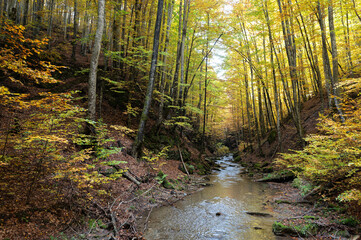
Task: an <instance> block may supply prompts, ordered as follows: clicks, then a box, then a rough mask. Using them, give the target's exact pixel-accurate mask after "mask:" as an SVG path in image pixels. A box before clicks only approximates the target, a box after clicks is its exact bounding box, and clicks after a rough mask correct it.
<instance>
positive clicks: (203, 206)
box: [144, 155, 277, 240]
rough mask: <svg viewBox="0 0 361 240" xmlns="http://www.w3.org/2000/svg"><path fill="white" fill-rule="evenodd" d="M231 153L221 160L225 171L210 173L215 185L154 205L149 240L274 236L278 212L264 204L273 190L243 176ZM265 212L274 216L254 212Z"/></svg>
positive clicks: (251, 239) (269, 238)
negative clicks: (157, 206)
mask: <svg viewBox="0 0 361 240" xmlns="http://www.w3.org/2000/svg"><path fill="white" fill-rule="evenodd" d="M232 160H233V157H232V156H231V155H229V156H225V157H222V158H221V159H220V160H218V161H217V163H218V164H220V165H221V166H222V169H221V171H217V172H216V171H215V172H214V173H213V174H212V175H211V176H210V184H211V186H209V187H206V188H205V189H204V190H202V191H200V192H197V193H195V194H193V195H190V196H188V197H186V198H185V199H184V200H182V201H179V202H177V203H175V204H174V206H166V207H160V208H157V209H153V211H152V213H151V215H150V217H149V221H148V227H147V230H146V232H145V233H144V237H145V238H146V239H147V240H172V239H173V240H187V239H189V240H194V239H199V240H203V239H204V240H211V239H212V240H216V239H218V240H220V239H223V240H238V239H247V240H262V239H267V240H272V239H277V238H276V236H274V234H273V233H272V224H273V222H274V221H275V213H274V212H272V209H269V208H267V207H266V205H265V204H264V203H265V202H266V196H267V195H269V194H272V192H271V190H270V189H269V188H268V186H267V184H263V183H257V182H254V181H251V180H250V179H248V178H246V177H243V176H241V174H240V171H241V169H242V167H241V166H239V165H238V164H235V163H233V162H232ZM246 212H261V213H268V214H271V215H272V217H260V216H251V215H249V214H247V213H246Z"/></svg>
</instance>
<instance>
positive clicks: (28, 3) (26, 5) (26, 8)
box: [0, 0, 30, 26]
mask: <svg viewBox="0 0 361 240" xmlns="http://www.w3.org/2000/svg"><path fill="white" fill-rule="evenodd" d="M5 1H6V0H5ZM0 6H1V5H0ZM29 7H30V0H25V5H24V16H23V25H24V26H26V24H27V23H28V14H29Z"/></svg>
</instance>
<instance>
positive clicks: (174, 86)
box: [171, 0, 186, 105]
mask: <svg viewBox="0 0 361 240" xmlns="http://www.w3.org/2000/svg"><path fill="white" fill-rule="evenodd" d="M184 1H186V0H184ZM183 17H184V16H183ZM178 24H179V25H178V44H177V56H176V63H175V64H176V65H175V71H174V78H173V84H172V89H171V97H172V98H173V102H174V105H176V104H177V103H178V85H179V84H178V78H179V68H180V60H181V55H182V54H181V52H182V50H181V49H182V42H181V41H182V0H180V3H179V23H178Z"/></svg>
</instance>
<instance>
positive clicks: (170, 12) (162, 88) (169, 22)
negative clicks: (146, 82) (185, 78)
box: [158, 0, 174, 125]
mask: <svg viewBox="0 0 361 240" xmlns="http://www.w3.org/2000/svg"><path fill="white" fill-rule="evenodd" d="M173 6H174V0H172V1H171V2H169V3H168V13H167V15H168V16H167V30H166V37H165V44H164V50H163V52H164V53H167V52H168V46H169V34H170V27H171V25H172V15H173ZM163 62H164V67H163V71H162V75H161V82H160V92H161V94H162V98H161V102H160V105H159V116H158V125H160V124H161V123H162V122H163V110H164V100H165V96H164V94H165V82H166V78H167V72H168V66H167V64H168V57H167V55H165V56H164V59H163Z"/></svg>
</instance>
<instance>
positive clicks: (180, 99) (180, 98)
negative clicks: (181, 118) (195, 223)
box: [178, 0, 189, 107]
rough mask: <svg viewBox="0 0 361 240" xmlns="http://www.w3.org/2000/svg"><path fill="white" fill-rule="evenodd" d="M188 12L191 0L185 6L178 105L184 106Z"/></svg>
mask: <svg viewBox="0 0 361 240" xmlns="http://www.w3.org/2000/svg"><path fill="white" fill-rule="evenodd" d="M188 14H189V0H184V7H183V29H182V40H181V63H180V65H181V74H180V75H181V77H180V86H179V97H178V105H179V106H180V107H182V100H183V85H184V54H185V53H184V51H185V41H186V36H187V24H188Z"/></svg>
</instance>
